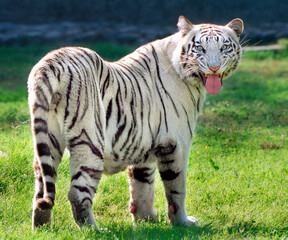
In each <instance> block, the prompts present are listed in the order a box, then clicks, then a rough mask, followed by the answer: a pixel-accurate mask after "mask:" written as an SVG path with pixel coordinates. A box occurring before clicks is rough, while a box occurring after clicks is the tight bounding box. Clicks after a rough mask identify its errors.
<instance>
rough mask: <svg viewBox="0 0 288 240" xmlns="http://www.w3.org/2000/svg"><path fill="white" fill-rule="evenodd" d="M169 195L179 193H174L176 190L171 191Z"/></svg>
mask: <svg viewBox="0 0 288 240" xmlns="http://www.w3.org/2000/svg"><path fill="white" fill-rule="evenodd" d="M170 194H180V193H179V192H178V191H176V190H171V191H170Z"/></svg>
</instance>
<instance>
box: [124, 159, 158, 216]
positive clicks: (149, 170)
mask: <svg viewBox="0 0 288 240" xmlns="http://www.w3.org/2000/svg"><path fill="white" fill-rule="evenodd" d="M128 173H129V184H130V188H129V189H130V206H129V208H130V209H129V210H130V213H131V215H132V219H133V221H134V222H135V221H137V220H141V219H144V220H157V215H156V213H155V211H154V207H153V203H154V187H155V181H154V180H155V173H156V164H155V163H149V164H148V163H147V164H138V165H136V166H130V167H129V169H128Z"/></svg>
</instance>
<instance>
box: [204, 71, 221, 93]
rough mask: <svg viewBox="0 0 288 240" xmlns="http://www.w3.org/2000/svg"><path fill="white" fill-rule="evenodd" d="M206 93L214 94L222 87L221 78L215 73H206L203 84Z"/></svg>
mask: <svg viewBox="0 0 288 240" xmlns="http://www.w3.org/2000/svg"><path fill="white" fill-rule="evenodd" d="M205 87H206V90H207V93H209V94H211V95H216V94H218V93H219V92H220V90H221V87H222V82H221V79H220V78H219V76H218V75H217V74H208V77H207V79H206V84H205Z"/></svg>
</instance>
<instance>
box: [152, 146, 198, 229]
mask: <svg viewBox="0 0 288 240" xmlns="http://www.w3.org/2000/svg"><path fill="white" fill-rule="evenodd" d="M181 150H182V149H180V148H179V147H178V146H177V143H176V142H175V141H174V140H170V141H167V142H166V143H164V144H161V145H159V146H158V147H157V148H156V150H155V154H156V156H158V158H159V161H158V168H159V172H160V176H161V179H162V181H163V183H164V187H165V195H166V199H167V202H168V217H169V220H170V222H171V224H172V225H178V224H179V225H185V226H189V227H190V226H192V225H196V226H197V225H199V223H198V221H197V219H196V218H194V217H192V216H187V214H186V211H185V197H186V172H187V158H185V157H184V156H185V154H183V153H182V151H181Z"/></svg>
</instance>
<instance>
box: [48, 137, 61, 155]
mask: <svg viewBox="0 0 288 240" xmlns="http://www.w3.org/2000/svg"><path fill="white" fill-rule="evenodd" d="M48 136H49V139H50V142H51V143H52V145H53V147H54V148H55V149H56V150H57V151H58V153H59V155H60V156H62V152H61V148H60V144H59V142H58V140H57V138H56V137H55V136H54V135H53V134H52V133H49V134H48Z"/></svg>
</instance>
